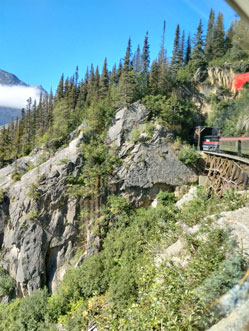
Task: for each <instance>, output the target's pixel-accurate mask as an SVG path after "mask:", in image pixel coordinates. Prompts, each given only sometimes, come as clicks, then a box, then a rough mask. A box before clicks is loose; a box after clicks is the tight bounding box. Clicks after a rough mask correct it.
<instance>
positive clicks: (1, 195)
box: [0, 189, 5, 203]
mask: <svg viewBox="0 0 249 331" xmlns="http://www.w3.org/2000/svg"><path fill="white" fill-rule="evenodd" d="M4 194H5V192H4V190H3V189H0V203H3V202H4Z"/></svg>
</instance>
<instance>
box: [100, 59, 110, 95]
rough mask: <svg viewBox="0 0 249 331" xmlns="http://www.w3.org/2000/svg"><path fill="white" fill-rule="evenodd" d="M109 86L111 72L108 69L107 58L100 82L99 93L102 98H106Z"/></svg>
mask: <svg viewBox="0 0 249 331" xmlns="http://www.w3.org/2000/svg"><path fill="white" fill-rule="evenodd" d="M108 86H109V73H108V69H107V59H106V58H105V61H104V65H103V69H102V74H101V77H100V83H99V95H100V98H102V99H103V98H105V97H106V95H107V92H108Z"/></svg>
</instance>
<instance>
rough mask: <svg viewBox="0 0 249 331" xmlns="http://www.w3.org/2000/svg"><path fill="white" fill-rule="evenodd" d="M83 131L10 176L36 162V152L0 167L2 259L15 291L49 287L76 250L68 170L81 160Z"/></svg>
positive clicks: (75, 211) (20, 293) (74, 211)
mask: <svg viewBox="0 0 249 331" xmlns="http://www.w3.org/2000/svg"><path fill="white" fill-rule="evenodd" d="M81 138H82V136H81V135H80V136H79V137H78V138H76V139H74V140H73V141H72V142H71V143H70V144H69V146H68V147H67V148H65V149H63V150H61V151H59V152H57V153H56V154H55V155H54V156H53V157H51V158H49V159H48V160H47V161H46V162H44V163H42V164H41V165H39V166H37V167H35V168H34V169H32V170H30V171H28V172H27V173H26V174H24V175H23V176H22V177H21V179H20V180H19V181H16V182H14V181H13V179H12V175H11V174H12V173H13V172H14V171H16V168H18V169H19V170H20V169H25V167H27V165H28V164H30V162H32V164H33V165H34V166H35V165H37V163H38V162H39V159H40V158H41V157H42V155H41V152H40V153H37V154H34V155H33V156H28V157H24V158H21V159H20V160H19V161H18V162H17V164H15V165H10V166H8V167H6V168H3V169H1V170H0V189H1V190H2V192H3V191H4V192H5V193H4V198H3V199H2V200H3V201H2V203H1V205H0V244H1V264H2V266H3V267H4V269H6V270H7V271H8V272H9V274H10V276H11V277H12V278H14V279H15V280H16V283H17V288H18V296H24V295H26V294H30V293H31V292H32V291H33V290H35V289H38V288H40V287H41V286H43V285H45V284H46V285H48V286H49V288H50V290H51V291H52V292H53V291H54V289H55V287H56V286H57V284H58V283H59V282H60V281H61V280H62V278H63V276H64V273H65V271H66V270H67V268H68V265H67V264H70V261H71V259H72V257H73V254H74V252H75V243H76V241H77V240H76V238H77V234H78V229H77V222H76V220H77V216H78V212H79V210H78V208H79V204H78V203H77V201H76V200H75V199H71V198H70V197H68V196H67V176H68V175H69V174H77V172H78V171H79V169H80V167H81V166H82V159H81V158H80V156H79V149H80V146H79V144H80V141H81Z"/></svg>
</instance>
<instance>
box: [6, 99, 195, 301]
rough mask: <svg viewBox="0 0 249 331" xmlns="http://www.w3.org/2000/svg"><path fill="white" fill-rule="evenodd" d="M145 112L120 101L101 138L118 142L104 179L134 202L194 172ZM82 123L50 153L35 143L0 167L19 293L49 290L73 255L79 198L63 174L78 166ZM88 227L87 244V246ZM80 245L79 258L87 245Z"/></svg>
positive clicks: (10, 262)
mask: <svg viewBox="0 0 249 331" xmlns="http://www.w3.org/2000/svg"><path fill="white" fill-rule="evenodd" d="M148 116H149V113H148V111H147V110H146V109H145V107H144V106H143V105H142V104H140V103H139V102H137V103H135V104H133V105H132V106H130V107H128V108H123V109H120V110H118V111H117V113H116V116H115V119H114V121H113V123H112V125H111V126H110V127H109V130H108V134H107V143H108V144H110V145H115V146H116V148H117V153H118V154H119V157H120V159H121V164H120V165H119V166H118V167H117V168H116V169H115V171H114V174H113V176H112V178H111V182H110V184H111V185H112V186H115V187H116V192H118V193H119V194H123V195H125V196H127V197H128V198H129V199H130V200H131V201H133V202H134V203H135V204H136V205H148V204H149V203H150V202H151V201H152V200H153V199H154V198H155V196H156V194H157V193H158V192H159V190H160V189H169V190H171V191H173V190H174V189H175V188H176V187H177V186H180V185H182V184H186V183H189V182H193V181H195V180H196V176H195V173H194V172H193V170H191V169H189V168H188V167H186V166H185V165H184V164H183V163H182V162H181V161H179V159H178V158H177V156H176V155H175V154H174V150H173V148H172V141H173V133H172V132H171V131H170V130H168V129H167V128H165V127H163V126H162V125H158V124H156V123H154V124H153V126H151V127H150V128H149V130H148V127H147V126H146V125H147V123H146V119H147V118H148ZM84 130H85V127H84V126H82V127H80V128H79V129H78V130H77V131H76V132H74V134H73V135H72V137H71V141H70V142H69V145H68V146H67V147H65V148H63V149H61V150H59V151H57V152H56V153H55V154H54V155H49V153H48V152H46V150H44V149H40V150H35V151H33V153H32V155H30V156H26V157H23V158H21V159H19V160H17V161H16V163H14V164H12V165H9V166H7V167H5V168H2V169H0V190H1V196H2V198H1V203H0V248H1V265H2V266H3V267H4V269H5V270H7V271H8V273H9V275H10V276H11V277H12V278H13V279H14V280H15V281H16V285H17V295H18V296H20V297H22V296H25V295H27V294H30V293H31V292H32V291H34V290H35V289H38V288H40V287H42V286H44V285H47V286H48V287H49V289H50V291H52V292H53V291H54V289H55V288H56V286H57V285H58V283H59V282H60V281H61V280H62V278H63V276H64V274H65V272H66V270H67V269H68V267H69V266H71V265H72V264H73V263H75V262H77V261H76V260H74V256H75V252H76V250H77V247H78V241H79V240H78V234H79V229H78V222H77V220H78V216H79V212H80V209H82V207H83V205H84V203H82V201H81V202H80V201H79V199H77V198H72V197H70V195H68V194H67V177H68V175H74V177H77V176H78V174H79V172H80V171H82V169H83V171H84V159H83V157H82V156H81V147H80V145H81V140H82V139H84ZM134 134H136V137H135V138H134ZM90 231H91V230H90V228H88V233H87V235H86V238H87V239H86V241H87V243H86V250H89V251H90V252H91V248H92V247H91V243H92V234H91V233H90ZM82 253H83V258H84V254H87V253H89V252H86V251H85V252H84V251H83V252H82ZM81 261H82V259H81Z"/></svg>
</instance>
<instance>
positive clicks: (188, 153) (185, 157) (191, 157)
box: [178, 145, 199, 165]
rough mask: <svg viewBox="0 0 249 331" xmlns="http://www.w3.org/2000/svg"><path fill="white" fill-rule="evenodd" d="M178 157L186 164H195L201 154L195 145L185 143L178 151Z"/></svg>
mask: <svg viewBox="0 0 249 331" xmlns="http://www.w3.org/2000/svg"><path fill="white" fill-rule="evenodd" d="M178 158H179V160H180V161H182V162H183V163H184V164H186V165H195V164H196V163H197V161H198V159H199V155H198V153H197V152H196V150H195V147H194V146H190V145H184V146H183V148H182V150H181V151H180V152H179V153H178Z"/></svg>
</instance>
